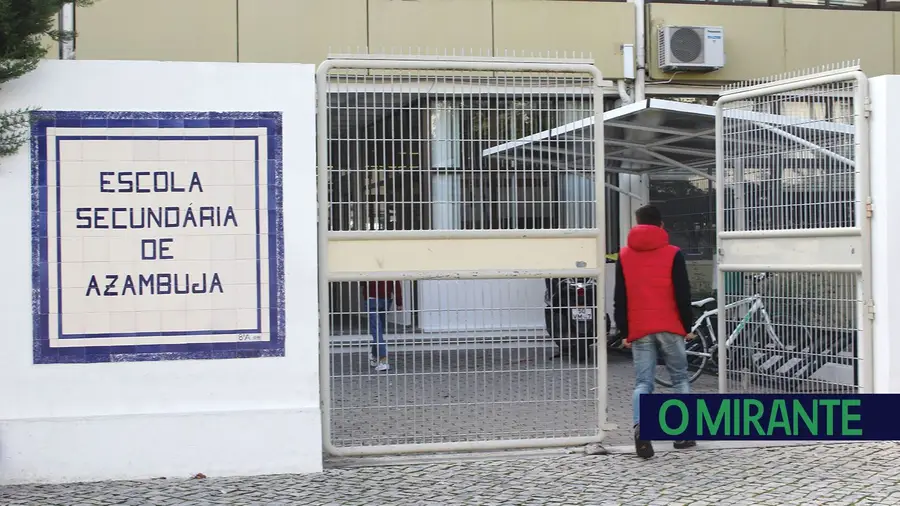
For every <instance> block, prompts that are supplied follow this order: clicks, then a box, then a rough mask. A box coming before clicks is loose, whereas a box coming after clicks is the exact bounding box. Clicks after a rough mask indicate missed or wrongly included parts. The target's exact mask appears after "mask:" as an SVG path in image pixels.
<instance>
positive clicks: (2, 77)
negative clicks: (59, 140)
mask: <svg viewBox="0 0 900 506" xmlns="http://www.w3.org/2000/svg"><path fill="white" fill-rule="evenodd" d="M67 3H69V2H66V1H64V0H0V86H2V84H3V83H6V82H7V81H11V80H13V79H16V78H19V77H21V76H23V75H25V74H27V73H28V72H31V71H32V70H34V69H35V68H36V67H37V65H38V63H40V61H41V59H42V58H44V57H45V56H46V55H47V47H46V46H45V43H46V39H45V38H44V37H45V36H46V37H49V38H50V39H53V40H56V41H59V42H61V43H62V42H66V41H70V40H72V39H73V38H74V37H75V33H74V32H66V31H62V30H60V29H59V27H58V26H57V18H56V14H57V13H59V12H60V9H62V7H63V5H65V4H67ZM74 3H75V4H76V5H79V6H86V5H89V4H91V3H93V0H76V1H75V2H74ZM51 57H52V56H51ZM0 90H2V88H0ZM0 93H2V91H0ZM33 110H34V109H33V108H32V109H16V110H11V111H0V156H7V155H10V154H12V153H15V152H16V151H17V150H18V149H19V147H21V146H22V144H23V143H24V142H25V140H26V139H27V138H28V129H27V126H28V119H29V114H30V113H31V111H33Z"/></svg>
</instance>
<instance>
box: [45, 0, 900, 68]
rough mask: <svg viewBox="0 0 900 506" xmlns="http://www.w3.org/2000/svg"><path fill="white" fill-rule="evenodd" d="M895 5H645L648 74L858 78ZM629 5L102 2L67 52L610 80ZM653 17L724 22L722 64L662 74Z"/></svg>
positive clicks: (387, 0) (887, 48) (899, 58)
mask: <svg viewBox="0 0 900 506" xmlns="http://www.w3.org/2000/svg"><path fill="white" fill-rule="evenodd" d="M801 4H802V5H801ZM898 8H900V2H897V1H895V0H761V1H760V0H745V1H742V0H735V1H734V2H729V3H728V4H719V3H715V2H684V3H682V2H678V1H666V2H665V3H663V2H659V3H657V2H651V1H648V2H647V3H646V5H645V6H644V9H645V16H644V20H645V27H646V28H645V39H646V40H645V42H646V50H647V60H648V65H647V72H648V74H649V77H650V80H649V82H651V83H652V82H654V81H657V82H666V83H667V84H674V85H678V84H685V83H692V82H696V81H704V82H705V84H707V83H708V82H717V83H720V82H728V81H736V80H744V79H754V78H759V77H762V76H769V75H773V74H779V73H782V72H789V71H792V70H795V69H799V68H806V67H811V66H816V65H821V64H826V63H831V62H835V61H842V60H852V59H857V58H859V59H861V60H862V66H863V69H864V70H865V71H866V73H868V74H869V75H880V74H889V73H896V72H900V37H898V36H897V35H898V34H900V10H898V11H896V12H895V11H894V9H898ZM635 9H636V5H635V4H634V3H631V2H626V1H593V0H102V1H100V2H98V3H96V4H95V5H94V6H92V7H89V8H79V9H78V10H77V13H76V16H75V28H76V30H77V31H78V40H77V46H76V47H77V53H76V54H77V58H79V59H124V60H179V61H240V62H299V63H319V62H321V61H322V60H323V59H325V58H326V56H327V55H328V54H329V53H359V52H366V51H369V52H370V53H386V52H390V53H396V52H409V51H412V52H416V53H422V52H426V51H428V52H433V53H434V52H437V53H441V54H443V53H444V52H448V53H451V52H454V51H455V52H456V53H457V54H460V52H462V51H466V52H475V53H476V54H483V55H487V54H491V53H493V54H499V55H503V54H507V55H511V54H513V52H515V53H516V54H517V55H521V54H526V55H530V54H533V53H543V54H545V55H546V54H550V55H553V56H556V55H557V54H558V55H560V56H563V55H575V56H578V57H581V56H582V55H585V56H588V55H589V56H590V57H592V58H593V59H594V60H595V61H596V64H597V65H598V66H599V68H600V69H601V71H602V72H603V74H604V76H605V77H607V78H610V79H616V78H621V77H624V75H623V74H624V73H625V69H624V65H623V45H627V44H633V45H636V44H637V40H636V36H637V33H638V31H637V30H636V24H635V19H636V10H635ZM664 25H709V26H721V27H723V28H724V32H725V37H724V38H725V52H726V57H727V63H726V65H725V67H724V68H722V69H721V70H718V71H715V72H709V73H680V74H676V75H672V74H666V73H665V72H662V71H661V70H660V69H659V68H658V65H657V64H656V60H657V58H656V54H657V43H656V40H657V33H658V29H659V27H661V26H664ZM50 51H51V54H54V51H56V48H55V46H54V47H51V48H50Z"/></svg>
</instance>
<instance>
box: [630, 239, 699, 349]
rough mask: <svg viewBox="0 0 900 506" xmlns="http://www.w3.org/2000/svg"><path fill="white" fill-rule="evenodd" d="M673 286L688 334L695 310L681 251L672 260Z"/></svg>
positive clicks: (689, 281) (676, 302) (676, 301)
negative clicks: (692, 305)
mask: <svg viewBox="0 0 900 506" xmlns="http://www.w3.org/2000/svg"><path fill="white" fill-rule="evenodd" d="M672 286H673V287H674V289H675V304H676V305H677V306H678V314H679V315H680V316H681V323H682V325H684V333H685V334H687V333H688V332H690V331H691V326H692V325H693V324H694V312H693V311H692V309H691V280H690V279H689V278H688V272H687V263H685V261H684V254H682V253H681V252H680V251H679V252H678V253H675V258H674V260H673V262H672ZM617 296H618V292H617Z"/></svg>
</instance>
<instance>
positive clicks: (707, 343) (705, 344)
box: [655, 273, 809, 387]
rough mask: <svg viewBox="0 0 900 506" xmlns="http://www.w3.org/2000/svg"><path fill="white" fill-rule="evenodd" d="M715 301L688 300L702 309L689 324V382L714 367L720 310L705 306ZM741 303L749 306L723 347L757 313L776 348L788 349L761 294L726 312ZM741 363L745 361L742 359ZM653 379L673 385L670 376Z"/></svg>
mask: <svg viewBox="0 0 900 506" xmlns="http://www.w3.org/2000/svg"><path fill="white" fill-rule="evenodd" d="M768 276H769V275H768V274H766V273H763V274H758V275H755V276H753V279H754V280H755V281H757V282H759V281H763V280H764V279H766V278H767V277H768ZM715 303H716V299H715V298H713V297H709V298H706V299H703V300H698V301H696V302H692V303H691V305H692V306H693V307H695V308H698V309H700V310H703V313H702V314H701V315H700V316H699V317H698V318H697V320H696V321H695V322H694V324H693V326H692V327H691V332H690V335H693V338H691V339H690V340H689V341H688V342H687V343H686V346H685V347H686V352H687V359H688V370H689V372H691V374H690V376H689V378H688V381H689V382H690V383H693V382H694V381H696V380H697V378H699V377H700V375H701V374H703V372H704V370H706V369H707V368H710V369H711V368H712V367H716V368H717V364H718V361H717V359H718V350H719V341H718V339H717V338H716V325H715V324H714V323H715V319H716V318H717V317H718V315H719V313H720V309H719V308H718V307H713V308H711V309H707V308H709V307H710V305H711V304H715ZM742 306H750V309H749V310H748V311H747V313H746V314H745V315H744V316H743V318H741V320H740V321H739V322H738V323H737V326H736V327H735V328H734V330H733V331H732V332H731V334H729V336H728V338H727V339H726V340H725V348H726V349H728V348H729V347H731V346H732V345H733V344H734V343H735V342H736V341H737V339H738V338H739V337H740V336H741V335H742V334H743V333H744V331H745V329H746V328H747V326H748V325H749V324H750V322H751V321H752V320H753V318H754V316H755V315H757V314H759V315H760V316H761V317H762V328H763V330H764V332H765V335H766V336H768V338H769V340H770V341H771V343H773V344H774V345H775V350H776V351H782V352H784V351H788V345H787V344H786V343H785V342H784V341H783V340H782V339H781V338H779V336H778V334H777V333H776V332H775V327H776V324H774V323H773V322H772V318H771V316H770V315H769V312H768V310H767V309H766V307H765V304H763V301H762V296H761V295H760V294H759V293H755V294H754V295H751V296H749V297H746V298H743V299H741V300H738V301H736V302H732V303H730V304H727V305H726V306H725V307H724V309H725V310H726V311H727V310H730V309H734V308H737V307H742ZM754 330H755V331H756V333H758V332H759V330H758V328H757V329H754ZM805 332H806V333H807V334H808V330H805ZM805 338H806V339H807V340H808V338H809V336H808V335H806V336H805ZM801 339H802V338H801ZM748 348H753V349H758V347H755V346H748ZM741 362H745V361H743V360H742V361H741ZM751 362H753V363H754V364H755V365H756V366H757V367H758V366H759V363H758V362H757V361H755V360H751ZM763 362H764V361H763ZM655 381H656V383H657V384H659V385H662V386H665V387H672V386H674V383H673V382H672V381H671V378H670V379H664V378H662V377H660V375H659V374H657V375H656V376H655Z"/></svg>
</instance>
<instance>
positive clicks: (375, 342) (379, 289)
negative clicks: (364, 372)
mask: <svg viewBox="0 0 900 506" xmlns="http://www.w3.org/2000/svg"><path fill="white" fill-rule="evenodd" d="M365 286H366V310H367V311H368V312H369V333H370V334H372V347H371V350H370V351H369V365H371V366H372V367H374V368H375V370H376V371H379V372H381V371H387V370H390V368H391V366H390V364H388V358H387V343H386V342H385V340H384V332H385V323H386V320H387V312H388V311H390V310H391V306H392V305H393V304H394V303H395V302H396V304H397V305H396V308H397V310H400V309H403V294H402V291H401V288H400V282H399V281H369V282H368V283H366V285H365Z"/></svg>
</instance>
